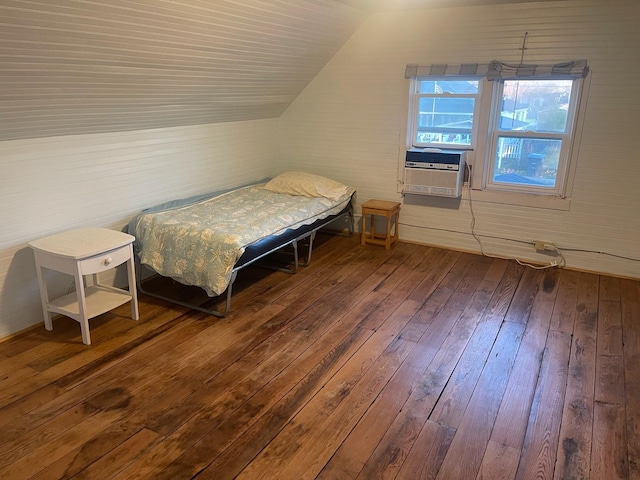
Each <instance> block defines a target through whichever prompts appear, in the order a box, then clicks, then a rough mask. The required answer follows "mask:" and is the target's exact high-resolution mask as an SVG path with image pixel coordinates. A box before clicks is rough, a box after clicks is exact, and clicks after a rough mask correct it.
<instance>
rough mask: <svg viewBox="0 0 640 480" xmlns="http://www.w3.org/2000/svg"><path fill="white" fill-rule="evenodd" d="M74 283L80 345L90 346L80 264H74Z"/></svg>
mask: <svg viewBox="0 0 640 480" xmlns="http://www.w3.org/2000/svg"><path fill="white" fill-rule="evenodd" d="M73 278H74V280H75V282H76V296H77V298H78V322H80V331H81V332H82V343H84V344H85V345H91V335H90V334H89V319H88V318H87V299H86V297H85V293H84V278H83V276H82V272H81V271H80V264H79V263H76V272H75V274H74V276H73Z"/></svg>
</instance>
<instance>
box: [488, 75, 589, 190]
mask: <svg viewBox="0 0 640 480" xmlns="http://www.w3.org/2000/svg"><path fill="white" fill-rule="evenodd" d="M578 82H579V81H578V80H574V79H570V78H557V79H556V78H554V79H535V78H534V79H526V80H519V79H516V80H509V79H507V80H503V81H498V82H495V86H494V90H493V109H492V112H491V127H490V130H491V142H490V150H489V161H488V162H487V167H488V168H487V170H488V175H487V187H488V188H489V189H500V190H517V191H526V192H532V193H533V192H537V193H548V194H560V193H562V187H563V185H564V182H563V180H564V178H565V174H566V171H567V166H568V156H569V155H568V152H569V149H570V146H571V133H572V130H573V124H574V118H575V110H576V98H577V89H578V86H577V84H578Z"/></svg>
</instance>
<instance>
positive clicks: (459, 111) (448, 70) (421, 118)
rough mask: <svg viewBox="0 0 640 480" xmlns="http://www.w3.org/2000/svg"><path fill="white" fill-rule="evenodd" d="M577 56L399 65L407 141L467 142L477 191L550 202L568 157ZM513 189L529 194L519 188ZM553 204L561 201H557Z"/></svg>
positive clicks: (558, 193) (559, 194)
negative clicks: (405, 93)
mask: <svg viewBox="0 0 640 480" xmlns="http://www.w3.org/2000/svg"><path fill="white" fill-rule="evenodd" d="M587 73H588V66H587V62H586V61H585V60H575V61H570V62H564V63H557V64H554V65H525V64H518V65H510V64H506V63H503V62H499V61H492V62H490V63H489V64H462V65H445V64H434V65H415V64H410V65H407V69H406V71H405V77H406V78H409V79H411V87H410V88H411V90H410V98H409V117H408V118H409V123H408V128H407V146H408V147H417V148H448V149H457V150H470V151H471V152H470V155H467V157H468V158H469V157H471V158H472V160H473V164H472V172H471V173H472V175H471V181H472V187H473V189H474V190H484V191H485V193H483V196H484V197H485V198H492V199H495V200H494V201H502V200H503V199H504V201H506V202H508V203H513V202H516V203H518V202H521V204H523V205H525V204H526V205H532V206H543V205H544V206H549V205H553V206H551V207H549V208H556V206H558V205H559V203H558V202H557V201H554V198H555V199H556V200H561V199H562V198H563V197H565V196H566V195H567V191H568V190H570V187H568V185H570V182H569V181H568V178H569V175H568V172H569V160H570V158H571V148H572V144H573V141H574V136H575V130H576V128H575V125H576V124H577V118H578V105H579V103H580V102H579V98H580V90H581V88H582V87H583V81H584V80H583V79H584V78H585V77H586V75H587ZM513 193H524V194H534V195H526V196H525V195H520V196H519V197H517V199H516V197H514V196H513V195H510V194H513ZM559 208H563V207H562V206H561V205H560V206H559Z"/></svg>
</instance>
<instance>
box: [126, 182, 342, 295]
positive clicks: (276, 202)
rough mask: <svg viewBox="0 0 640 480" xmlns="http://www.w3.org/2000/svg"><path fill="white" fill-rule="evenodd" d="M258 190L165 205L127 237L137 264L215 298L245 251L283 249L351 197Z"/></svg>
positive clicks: (244, 189)
mask: <svg viewBox="0 0 640 480" xmlns="http://www.w3.org/2000/svg"><path fill="white" fill-rule="evenodd" d="M263 187H264V184H258V185H250V186H247V187H242V188H239V189H236V190H232V191H229V192H224V193H222V194H220V195H216V196H213V197H206V196H205V197H204V198H202V199H195V200H190V201H188V202H186V205H185V204H183V203H184V202H178V203H177V204H167V205H165V206H163V208H156V209H153V211H149V212H147V213H143V214H142V215H140V216H138V217H136V219H134V221H132V224H131V225H130V230H129V231H130V233H133V234H134V235H135V236H136V251H137V254H138V256H139V259H140V262H141V263H142V264H145V265H148V266H149V267H151V268H152V269H153V270H154V271H156V272H157V273H159V274H160V275H163V276H167V277H171V278H173V279H175V280H177V281H179V282H180V283H183V284H185V285H196V286H199V287H201V288H203V289H204V290H205V291H206V292H207V293H208V294H209V295H211V296H215V295H220V294H221V293H223V292H224V291H225V290H226V288H227V286H228V285H229V282H230V280H231V276H232V272H233V270H234V268H235V267H236V265H237V262H238V261H239V260H241V258H242V257H243V254H244V253H245V251H246V250H247V248H249V247H250V246H252V245H254V246H255V245H258V246H259V245H274V244H277V243H278V242H279V240H282V243H286V241H287V239H288V238H294V237H296V235H298V234H302V233H303V232H304V231H306V230H307V229H308V228H310V226H313V225H315V224H316V222H318V221H321V220H323V219H326V218H330V217H332V216H335V215H337V214H340V213H342V212H343V211H344V210H345V208H346V207H347V206H348V205H349V203H350V201H351V195H352V193H353V191H352V190H350V191H348V192H346V193H345V194H344V195H342V196H341V197H340V198H337V199H329V198H325V197H307V196H303V195H289V194H282V193H275V192H272V191H269V190H266V189H265V188H263ZM260 249H261V247H259V248H257V249H254V250H256V251H257V250H260ZM256 255H257V254H254V253H252V254H251V255H250V256H253V257H255V256H256ZM245 261H246V258H245Z"/></svg>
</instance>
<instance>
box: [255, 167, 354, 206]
mask: <svg viewBox="0 0 640 480" xmlns="http://www.w3.org/2000/svg"><path fill="white" fill-rule="evenodd" d="M264 188H265V189H266V190H269V191H271V192H275V193H287V194H289V195H302V196H305V197H325V198H328V199H330V200H333V201H338V200H340V199H341V198H343V197H345V196H350V195H351V194H352V193H353V192H354V191H355V190H354V189H353V188H351V187H348V186H346V185H343V184H342V183H340V182H336V181H335V180H331V179H330V178H326V177H322V176H320V175H314V174H313V173H305V172H285V173H283V174H280V175H278V176H277V177H275V178H274V179H272V180H270V181H269V182H268V183H267V184H266V185H265V186H264Z"/></svg>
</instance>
